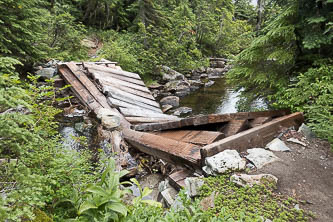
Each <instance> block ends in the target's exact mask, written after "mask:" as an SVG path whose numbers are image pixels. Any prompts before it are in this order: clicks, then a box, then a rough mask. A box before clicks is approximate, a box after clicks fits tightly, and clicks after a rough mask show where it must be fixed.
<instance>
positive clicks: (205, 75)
mask: <svg viewBox="0 0 333 222" xmlns="http://www.w3.org/2000/svg"><path fill="white" fill-rule="evenodd" d="M207 77H208V75H207V74H206V73H204V74H201V75H200V79H205V78H207Z"/></svg>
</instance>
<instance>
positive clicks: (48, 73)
mask: <svg viewBox="0 0 333 222" xmlns="http://www.w3.org/2000/svg"><path fill="white" fill-rule="evenodd" d="M56 71H57V69H55V68H43V69H41V70H38V71H37V72H36V75H38V76H41V77H42V78H44V79H51V78H52V77H53V76H54V75H55V73H56Z"/></svg>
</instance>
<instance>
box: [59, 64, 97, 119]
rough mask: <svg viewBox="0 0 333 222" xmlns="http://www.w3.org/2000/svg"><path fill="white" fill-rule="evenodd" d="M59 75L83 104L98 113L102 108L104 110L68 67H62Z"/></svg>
mask: <svg viewBox="0 0 333 222" xmlns="http://www.w3.org/2000/svg"><path fill="white" fill-rule="evenodd" d="M59 73H60V75H61V76H62V77H63V78H64V79H65V81H66V82H67V83H68V84H69V85H71V86H72V87H71V90H72V91H73V92H74V94H75V95H76V97H77V98H79V99H80V101H81V102H82V103H83V104H85V105H86V106H88V107H89V109H91V110H93V111H94V112H97V111H98V110H99V109H100V108H103V107H102V105H101V104H100V103H99V102H97V100H96V99H95V98H94V97H93V96H92V95H91V94H90V92H89V91H88V90H87V89H86V88H85V86H84V85H83V84H82V83H81V82H80V81H79V80H78V79H77V78H76V77H75V76H74V75H73V73H72V72H71V71H70V69H69V68H68V67H67V66H66V65H61V66H60V67H59Z"/></svg>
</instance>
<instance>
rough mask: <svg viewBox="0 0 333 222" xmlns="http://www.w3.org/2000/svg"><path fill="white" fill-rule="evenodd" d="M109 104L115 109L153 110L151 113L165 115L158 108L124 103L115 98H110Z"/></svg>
mask: <svg viewBox="0 0 333 222" xmlns="http://www.w3.org/2000/svg"><path fill="white" fill-rule="evenodd" d="M108 102H109V105H110V106H111V107H114V108H119V107H123V108H132V109H135V108H137V107H139V108H143V109H148V110H151V111H154V112H157V113H161V114H162V113H163V112H162V110H161V109H158V108H156V107H153V106H149V105H146V104H143V103H137V104H131V103H128V102H124V101H121V100H118V99H114V98H111V97H109V98H108Z"/></svg>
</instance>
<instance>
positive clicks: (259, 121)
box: [249, 116, 272, 128]
mask: <svg viewBox="0 0 333 222" xmlns="http://www.w3.org/2000/svg"><path fill="white" fill-rule="evenodd" d="M271 120H272V117H270V116H269V117H258V118H255V119H254V120H251V121H249V126H250V127H251V128H253V127H256V126H260V125H262V124H264V123H267V122H269V121H271Z"/></svg>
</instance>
